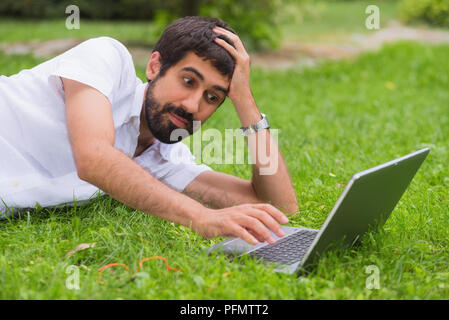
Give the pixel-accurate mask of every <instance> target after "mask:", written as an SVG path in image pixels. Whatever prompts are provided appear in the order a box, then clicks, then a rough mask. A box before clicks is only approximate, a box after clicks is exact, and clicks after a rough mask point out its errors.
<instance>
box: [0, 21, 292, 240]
mask: <svg viewBox="0 0 449 320" xmlns="http://www.w3.org/2000/svg"><path fill="white" fill-rule="evenodd" d="M146 77H147V79H148V83H142V81H140V80H139V79H138V78H137V77H136V72H135V69H134V64H133V61H132V58H131V56H130V54H129V52H128V51H127V49H126V48H125V47H124V46H123V45H122V44H121V43H119V42H118V41H116V40H114V39H111V38H107V37H101V38H95V39H91V40H88V41H85V42H83V43H81V44H80V45H78V46H76V47H75V48H73V49H71V50H69V51H67V52H65V53H63V54H61V55H60V56H57V57H56V58H54V59H51V60H49V61H47V62H45V63H42V64H40V65H38V66H37V67H35V68H33V69H30V70H23V71H21V72H20V73H18V74H16V75H13V76H11V77H4V76H2V77H1V78H0V106H1V116H0V155H1V157H0V165H1V166H0V168H1V170H0V198H1V200H2V204H1V205H0V212H3V213H4V214H3V215H5V214H6V215H9V214H11V212H12V211H13V210H11V209H12V208H15V209H17V208H27V207H34V206H35V205H36V203H39V204H40V205H41V206H52V205H57V204H61V203H70V202H73V200H74V199H76V200H77V201H80V200H87V199H89V198H90V197H91V196H92V195H93V194H94V193H95V192H96V191H98V189H100V190H102V191H104V192H105V193H107V194H108V195H110V196H111V197H113V198H115V199H117V200H118V201H120V202H122V203H124V204H126V205H128V206H130V207H132V208H135V209H137V210H140V211H143V212H146V213H151V214H153V215H155V216H157V217H160V218H163V219H166V220H170V221H173V222H175V223H179V224H182V225H184V226H188V227H191V228H192V229H193V230H195V231H196V232H198V233H199V234H200V235H202V236H204V237H208V238H210V237H215V236H235V237H240V238H242V239H244V240H245V241H247V242H249V243H252V244H257V242H258V241H260V242H263V241H268V242H269V243H273V242H274V239H273V237H272V236H271V233H270V231H269V230H272V231H273V232H274V233H275V234H276V235H278V236H283V232H282V230H281V228H280V225H279V223H287V222H288V219H287V218H286V216H285V215H284V213H282V212H281V211H280V210H283V211H284V212H285V213H292V212H295V211H296V210H297V200H296V194H295V192H294V190H293V188H292V185H291V180H290V177H289V173H288V170H287V168H286V166H285V163H284V161H283V159H282V157H281V155H280V153H279V150H278V148H277V146H275V143H274V141H273V140H272V138H271V136H270V133H269V131H268V128H267V127H268V125H267V122H266V121H265V117H263V116H262V115H261V113H260V112H259V110H258V108H257V106H256V103H255V101H254V98H253V96H252V93H251V89H250V62H249V56H248V54H247V52H246V51H245V48H244V46H243V44H242V42H241V40H240V39H239V38H238V36H237V35H236V34H235V32H234V31H233V30H232V29H230V28H229V26H227V25H226V24H225V23H223V22H222V21H220V20H218V19H211V18H200V17H187V18H182V19H179V20H177V21H175V22H174V23H173V24H172V25H171V26H169V27H168V28H167V29H166V30H165V31H164V33H163V34H162V36H161V38H160V39H159V41H158V42H157V44H156V46H155V48H154V50H153V53H152V55H151V58H150V60H149V62H148V65H147V68H146ZM226 96H229V98H230V99H231V100H232V103H233V105H234V107H235V110H236V111H237V114H238V116H239V118H240V121H241V124H242V127H243V128H247V129H246V130H245V133H246V134H247V135H248V137H249V138H248V139H247V141H248V144H249V146H248V147H249V149H250V151H251V153H252V154H257V152H255V150H256V145H257V143H260V142H262V143H264V144H266V145H268V148H267V150H270V147H271V151H270V152H269V154H268V157H269V162H272V161H274V160H276V161H277V168H276V170H275V171H274V173H272V174H266V175H264V174H261V170H262V169H263V167H264V166H263V165H262V164H261V161H260V159H258V156H256V157H255V158H256V159H255V161H254V160H253V161H254V162H255V164H253V176H252V180H251V181H246V180H243V179H240V178H237V177H234V176H231V175H228V174H224V173H219V172H214V171H212V170H211V169H210V168H209V167H207V166H206V165H197V164H195V162H194V161H193V157H192V155H191V153H190V150H189V149H188V147H187V146H185V145H184V144H182V142H179V140H180V139H179V138H180V136H179V134H175V135H174V134H173V133H174V132H187V134H185V135H184V136H187V135H189V134H192V133H193V127H194V126H193V122H194V121H200V123H201V124H203V123H204V122H205V121H206V120H207V119H208V118H209V117H210V116H211V115H212V114H213V113H214V111H215V110H217V108H218V107H219V106H220V105H221V104H222V103H223V101H224V100H225V98H226ZM253 125H256V126H255V127H251V126H253ZM250 127H251V128H250ZM177 130H178V131H177ZM179 130H181V131H179ZM273 146H274V148H273ZM273 150H274V152H273ZM173 151H174V152H173ZM179 153H181V154H182V158H183V159H188V161H182V162H180V163H175V162H174V161H172V160H171V158H170V155H171V154H179ZM269 162H268V164H265V166H269V165H270V163H269ZM197 200H198V201H197ZM269 203H270V204H269ZM279 209H280V210H279Z"/></svg>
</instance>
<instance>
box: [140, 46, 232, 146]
mask: <svg viewBox="0 0 449 320" xmlns="http://www.w3.org/2000/svg"><path fill="white" fill-rule="evenodd" d="M229 83H230V79H229V78H228V77H227V76H224V75H222V74H221V73H220V72H218V70H217V69H215V68H214V67H213V66H212V64H211V63H210V62H209V61H208V60H203V59H202V58H200V57H198V56H197V55H196V54H194V53H193V52H190V53H188V54H187V55H186V56H185V57H184V58H183V59H182V60H180V61H179V62H178V63H177V64H175V65H173V66H171V67H170V68H169V69H168V70H167V71H166V72H165V74H164V76H162V77H159V75H156V76H155V78H154V79H153V80H152V81H151V82H150V84H149V86H148V90H147V92H146V96H145V100H144V108H145V114H146V120H147V124H148V127H149V129H150V131H151V133H152V134H153V136H154V137H155V138H156V139H158V140H160V141H161V142H163V143H175V142H178V141H180V139H179V140H178V137H177V136H176V135H175V139H170V136H171V134H172V132H173V130H176V129H185V130H187V131H188V133H189V134H192V133H193V120H196V121H201V124H203V123H204V122H205V121H206V120H207V119H208V118H209V117H210V116H211V115H212V113H213V112H214V111H215V110H217V108H218V107H219V106H220V104H221V103H222V102H223V101H224V100H225V98H226V95H227V90H228V88H229Z"/></svg>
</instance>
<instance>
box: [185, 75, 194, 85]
mask: <svg viewBox="0 0 449 320" xmlns="http://www.w3.org/2000/svg"><path fill="white" fill-rule="evenodd" d="M183 79H184V83H185V84H186V85H188V86H191V85H193V80H192V78H189V77H184V78H183Z"/></svg>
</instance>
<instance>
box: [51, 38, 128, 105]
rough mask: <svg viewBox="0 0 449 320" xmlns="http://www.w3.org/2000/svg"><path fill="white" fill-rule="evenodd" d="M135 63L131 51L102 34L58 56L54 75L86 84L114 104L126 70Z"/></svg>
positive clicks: (52, 74)
mask: <svg viewBox="0 0 449 320" xmlns="http://www.w3.org/2000/svg"><path fill="white" fill-rule="evenodd" d="M129 63H131V64H132V58H131V55H130V54H129V52H128V50H127V49H126V48H125V47H124V46H123V45H122V44H121V43H120V42H118V41H117V40H115V39H112V38H109V37H99V38H94V39H90V40H87V41H84V42H82V43H80V44H79V45H77V46H76V47H74V48H72V49H70V50H68V51H66V52H65V53H63V54H61V55H60V56H58V57H57V62H56V64H55V69H54V70H53V72H52V73H51V76H58V77H64V78H67V79H71V80H75V81H78V82H81V83H83V84H86V85H88V86H90V87H92V88H94V89H97V90H98V91H99V92H101V93H102V94H103V95H105V96H106V97H107V98H108V99H109V102H110V103H111V104H112V103H113V101H114V92H117V89H118V88H119V86H120V83H121V82H122V83H123V82H124V81H122V77H123V76H124V75H123V71H124V70H127V67H129V66H127V64H129Z"/></svg>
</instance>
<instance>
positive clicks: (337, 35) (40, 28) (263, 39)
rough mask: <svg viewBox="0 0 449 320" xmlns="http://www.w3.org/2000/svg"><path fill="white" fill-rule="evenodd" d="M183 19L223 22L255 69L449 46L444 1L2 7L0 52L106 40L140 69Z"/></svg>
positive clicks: (141, 0) (50, 52)
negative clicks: (73, 16) (402, 44)
mask: <svg viewBox="0 0 449 320" xmlns="http://www.w3.org/2000/svg"><path fill="white" fill-rule="evenodd" d="M373 4H374V5H376V6H378V8H379V14H380V15H379V17H380V28H379V29H374V30H372V29H368V28H367V27H366V23H365V22H366V19H367V18H368V17H369V14H367V13H366V11H365V10H366V8H367V7H368V6H369V5H373ZM69 5H76V6H78V8H79V11H80V25H79V29H68V28H67V27H66V19H67V18H68V17H69V15H70V13H66V8H67V7H68V6H69ZM186 15H203V16H212V17H219V18H221V19H223V20H224V21H226V22H227V23H229V24H230V25H231V26H232V27H233V28H234V29H235V30H236V31H237V32H238V34H239V35H240V36H241V38H242V39H243V40H244V43H245V45H246V47H247V49H248V50H249V51H250V52H251V53H252V57H253V59H252V61H253V65H255V66H258V67H263V68H284V69H285V68H291V67H295V66H298V65H304V64H306V65H313V64H315V63H316V62H317V61H319V60H321V59H340V58H345V57H352V56H355V55H357V54H358V53H360V52H361V51H365V50H370V49H374V48H378V47H380V46H381V45H382V44H383V43H384V42H392V41H397V40H403V39H407V40H418V41H424V42H433V43H449V35H448V32H449V0H387V1H385V0H384V1H379V0H378V1H364V0H322V1H320V0H258V1H253V0H240V1H231V0H189V1H187V0H151V1H148V0H96V1H88V0H2V1H1V2H0V50H2V51H3V52H4V53H6V54H13V53H18V54H27V53H30V54H32V55H34V56H36V57H37V58H48V57H51V56H54V55H57V54H59V53H61V52H63V51H65V50H67V49H69V48H71V47H73V46H74V45H76V44H78V43H79V42H81V41H83V40H85V39H88V38H91V37H97V36H103V35H107V36H111V37H114V38H116V39H118V40H120V41H122V42H123V43H124V44H125V45H126V46H127V47H128V48H129V49H130V51H131V54H132V55H133V57H134V60H135V63H136V64H137V65H145V64H146V62H147V60H148V58H149V53H150V52H151V47H152V46H153V45H154V44H155V42H156V41H157V39H158V38H159V36H160V34H161V32H162V30H163V29H164V28H165V27H166V26H167V25H168V24H170V23H171V22H172V21H173V20H174V19H176V18H178V17H181V16H186Z"/></svg>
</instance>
